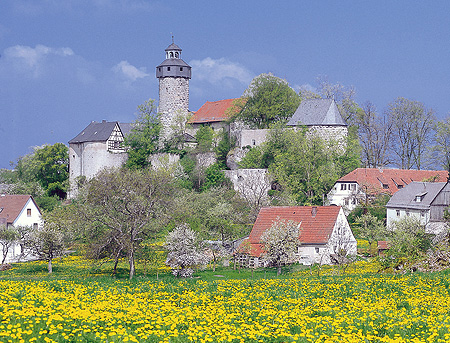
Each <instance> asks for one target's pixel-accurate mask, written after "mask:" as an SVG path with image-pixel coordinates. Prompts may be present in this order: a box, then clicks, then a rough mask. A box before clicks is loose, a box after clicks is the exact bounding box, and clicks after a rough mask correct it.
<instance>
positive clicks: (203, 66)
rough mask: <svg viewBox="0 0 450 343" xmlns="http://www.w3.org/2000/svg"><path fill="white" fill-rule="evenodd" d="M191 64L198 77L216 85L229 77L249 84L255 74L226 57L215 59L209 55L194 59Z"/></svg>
mask: <svg viewBox="0 0 450 343" xmlns="http://www.w3.org/2000/svg"><path fill="white" fill-rule="evenodd" d="M189 64H190V65H191V66H192V69H193V74H194V75H195V78H196V79H198V80H200V81H206V82H209V83H211V84H214V85H215V84H219V83H222V82H224V81H225V80H227V79H235V80H237V81H238V82H239V83H241V84H244V85H248V84H249V83H250V82H251V80H252V79H253V76H254V75H253V74H252V73H251V72H250V71H249V70H248V69H246V68H245V67H244V66H243V65H241V64H239V63H235V62H231V61H229V60H227V59H225V58H220V59H216V60H215V59H212V58H211V57H207V58H205V59H203V60H192V61H191V62H190V63H189Z"/></svg>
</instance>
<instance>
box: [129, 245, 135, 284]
mask: <svg viewBox="0 0 450 343" xmlns="http://www.w3.org/2000/svg"><path fill="white" fill-rule="evenodd" d="M128 260H129V261H130V280H131V279H133V276H134V274H135V266H134V249H133V247H131V249H130V255H129V257H128Z"/></svg>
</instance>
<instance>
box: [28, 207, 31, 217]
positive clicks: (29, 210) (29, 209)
mask: <svg viewBox="0 0 450 343" xmlns="http://www.w3.org/2000/svg"><path fill="white" fill-rule="evenodd" d="M27 217H31V208H27Z"/></svg>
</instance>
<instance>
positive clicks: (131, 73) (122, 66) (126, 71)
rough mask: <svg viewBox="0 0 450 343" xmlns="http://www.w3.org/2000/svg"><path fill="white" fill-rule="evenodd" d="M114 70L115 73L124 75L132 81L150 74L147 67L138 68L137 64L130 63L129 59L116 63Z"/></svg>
mask: <svg viewBox="0 0 450 343" xmlns="http://www.w3.org/2000/svg"><path fill="white" fill-rule="evenodd" d="M112 70H113V71H114V72H115V73H118V74H121V75H123V76H124V77H125V78H126V79H128V80H130V81H136V80H137V79H142V78H144V77H147V76H149V74H147V73H146V69H145V68H139V69H138V68H136V67H135V66H133V65H131V64H130V63H128V61H121V62H120V63H119V64H117V65H115V66H114V67H113V68H112Z"/></svg>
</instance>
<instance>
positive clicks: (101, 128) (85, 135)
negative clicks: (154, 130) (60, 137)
mask: <svg viewBox="0 0 450 343" xmlns="http://www.w3.org/2000/svg"><path fill="white" fill-rule="evenodd" d="M116 124H118V125H119V128H120V129H121V131H122V134H123V135H124V136H126V135H127V134H128V133H130V131H131V127H132V124H128V123H119V122H117V121H105V120H103V121H102V122H101V123H97V122H96V121H93V122H91V123H90V124H89V125H88V126H87V127H86V128H85V129H84V130H83V131H81V132H80V133H79V134H78V135H77V136H76V137H75V138H72V139H71V140H70V141H69V144H70V143H84V142H106V141H107V140H108V138H109V137H110V136H111V133H112V131H113V130H114V127H115V126H116ZM124 131H125V132H124Z"/></svg>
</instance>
